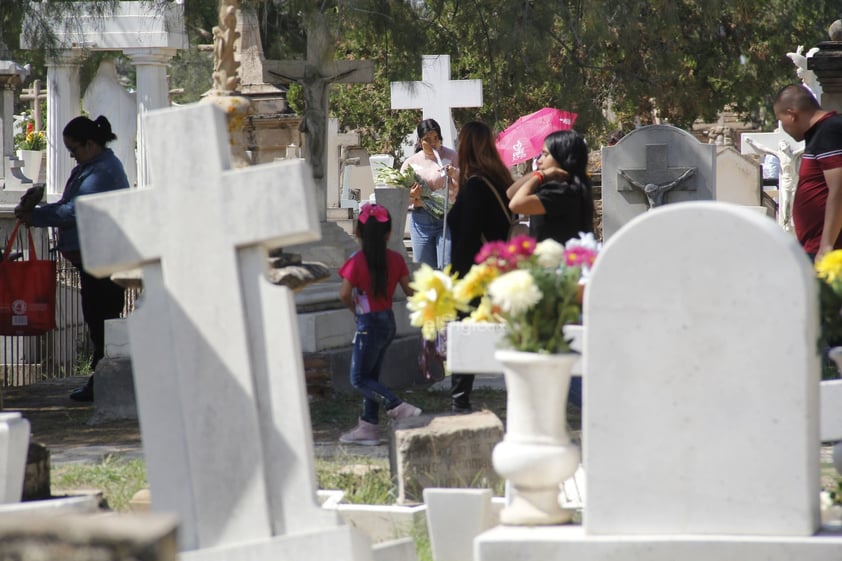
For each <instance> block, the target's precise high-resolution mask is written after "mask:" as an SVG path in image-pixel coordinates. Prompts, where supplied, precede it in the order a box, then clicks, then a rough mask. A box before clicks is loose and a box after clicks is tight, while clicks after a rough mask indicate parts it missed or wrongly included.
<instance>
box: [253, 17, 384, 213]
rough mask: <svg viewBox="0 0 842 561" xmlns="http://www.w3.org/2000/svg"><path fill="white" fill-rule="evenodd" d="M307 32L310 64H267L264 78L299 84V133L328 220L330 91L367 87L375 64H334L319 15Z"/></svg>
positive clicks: (321, 209)
mask: <svg viewBox="0 0 842 561" xmlns="http://www.w3.org/2000/svg"><path fill="white" fill-rule="evenodd" d="M305 21H306V28H307V60H292V61H279V60H266V61H264V63H263V75H264V81H266V82H270V83H273V82H278V78H281V79H282V80H285V81H293V82H299V83H301V86H302V93H303V94H304V118H303V120H302V121H301V127H300V130H301V132H303V133H306V134H307V145H306V147H305V148H306V158H307V161H308V162H310V164H311V165H312V166H313V177H314V179H315V180H316V188H317V195H316V207H317V209H318V211H319V219H320V220H321V221H322V222H324V221H325V220H326V218H327V184H326V182H325V175H326V174H325V170H326V167H327V155H326V150H325V144H326V143H327V121H328V100H329V95H328V93H329V92H328V89H329V87H330V85H331V84H333V83H343V84H349V83H364V82H371V81H372V80H374V63H373V62H371V61H370V60H354V61H349V60H339V61H337V60H333V50H334V49H333V41H332V38H331V36H330V30H329V29H328V26H327V19H326V18H325V16H324V14H322V13H320V12H316V13H311V14H308V15H307V16H306V17H305Z"/></svg>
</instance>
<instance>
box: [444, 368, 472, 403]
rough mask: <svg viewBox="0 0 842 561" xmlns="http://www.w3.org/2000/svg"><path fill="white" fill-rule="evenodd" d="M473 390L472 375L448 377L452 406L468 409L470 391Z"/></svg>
mask: <svg viewBox="0 0 842 561" xmlns="http://www.w3.org/2000/svg"><path fill="white" fill-rule="evenodd" d="M473 389H474V375H473V374H453V375H451V376H450V398H451V400H452V401H453V405H454V406H456V407H461V408H469V407H470V406H471V390H473Z"/></svg>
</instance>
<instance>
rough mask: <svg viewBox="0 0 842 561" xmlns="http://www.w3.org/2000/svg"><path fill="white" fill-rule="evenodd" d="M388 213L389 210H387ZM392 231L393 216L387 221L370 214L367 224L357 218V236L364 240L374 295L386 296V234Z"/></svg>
mask: <svg viewBox="0 0 842 561" xmlns="http://www.w3.org/2000/svg"><path fill="white" fill-rule="evenodd" d="M386 212H387V213H388V212H389V211H388V210H386ZM391 231H392V216H391V215H389V220H387V221H386V222H378V221H377V219H375V218H374V217H373V216H369V218H368V220H367V221H366V223H365V224H363V223H362V222H360V221H359V219H358V220H357V236H358V237H359V238H360V241H361V242H362V248H363V255H365V262H366V264H368V274H369V275H370V276H371V288H372V290H373V291H374V296H379V297H381V298H386V296H387V294H386V285H387V281H388V261H387V260H386V241H387V240H386V235H387V234H388V233H389V232H391Z"/></svg>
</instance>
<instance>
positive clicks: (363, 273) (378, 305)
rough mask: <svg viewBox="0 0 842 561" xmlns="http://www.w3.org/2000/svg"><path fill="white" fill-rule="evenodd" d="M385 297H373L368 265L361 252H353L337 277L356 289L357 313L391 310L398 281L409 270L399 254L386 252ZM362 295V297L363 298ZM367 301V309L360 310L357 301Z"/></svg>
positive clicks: (389, 250) (406, 274)
mask: <svg viewBox="0 0 842 561" xmlns="http://www.w3.org/2000/svg"><path fill="white" fill-rule="evenodd" d="M386 264H387V269H386V271H387V273H386V297H385V298H383V297H380V296H378V297H375V296H374V290H373V287H372V286H371V275H369V273H368V263H366V261H365V254H364V253H363V252H362V251H355V252H354V254H353V255H351V257H349V258H348V260H347V261H346V262H345V263H344V264H343V265H342V266H341V267H340V268H339V276H340V277H342V278H343V279H347V280H348V282H350V283H351V286H353V287H354V288H355V289H356V293H357V294H356V295H355V300H357V308H358V309H357V313H366V312H382V311H385V310H391V309H392V296H393V295H394V294H395V288H396V287H397V286H398V282H400V280H401V279H402V278H403V277H405V276H408V275H409V268H407V266H406V262H405V261H404V260H403V257H401V255H400V253H398V252H396V251H392V250H391V249H387V250H386ZM363 295H364V296H363ZM365 297H367V299H368V309H365V310H360V309H359V307H360V303H359V300H360V299H361V298H362V299H365Z"/></svg>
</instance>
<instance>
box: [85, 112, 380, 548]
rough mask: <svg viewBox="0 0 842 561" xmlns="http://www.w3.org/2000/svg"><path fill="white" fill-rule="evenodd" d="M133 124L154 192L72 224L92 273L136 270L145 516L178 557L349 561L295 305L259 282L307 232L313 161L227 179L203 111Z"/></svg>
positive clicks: (106, 198)
mask: <svg viewBox="0 0 842 561" xmlns="http://www.w3.org/2000/svg"><path fill="white" fill-rule="evenodd" d="M144 119H145V121H146V122H145V127H146V130H147V131H148V136H147V138H148V139H149V146H148V149H149V154H150V158H149V161H150V162H151V164H152V166H151V178H152V182H151V187H150V188H144V189H139V190H136V191H133V192H129V193H108V194H104V195H97V196H91V197H86V198H84V199H82V200H80V201H79V202H78V204H77V216H78V221H79V231H80V238H81V243H82V254H83V256H84V263H85V267H86V268H87V269H88V270H89V271H90V272H92V273H93V274H96V275H106V274H109V273H113V272H116V271H121V270H125V269H129V268H133V267H142V268H143V282H144V301H143V305H142V306H141V307H140V308H138V310H137V311H136V312H135V313H134V314H132V315H131V317H130V318H129V340H130V346H131V349H132V363H133V370H134V376H135V388H136V392H137V399H138V404H139V408H140V409H139V417H140V424H141V429H142V432H143V444H144V453H145V456H146V461H147V469H148V474H149V483H150V487H151V493H152V507H153V510H155V511H159V512H175V513H176V514H177V515H178V516H179V519H180V522H181V528H180V530H179V538H180V547H181V549H182V550H186V551H187V552H189V554H188V553H183V554H182V555H181V559H183V560H186V559H190V560H199V559H201V560H203V561H209V560H216V559H224V558H237V559H254V560H258V559H259V560H263V559H270V558H272V559H279V558H281V556H279V554H278V551H279V550H280V548H281V547H289V544H290V540H299V542H297V543H300V541H301V540H302V539H304V538H302V537H301V536H303V535H306V536H309V537H307V538H306V540H311V541H312V539H313V536H314V535H315V536H318V537H319V539H320V540H321V541H322V542H324V543H327V544H332V546H331V545H328V546H326V547H328V551H329V555H328V556H326V557H325V558H335V557H333V555H338V557H336V558H339V559H359V558H360V557H352V555H356V554H358V553H359V552H358V551H357V553H348V551H350V550H352V549H354V548H352V547H351V545H350V544H349V542H351V541H354V539H356V538H354V536H352V535H349V534H348V532H349V528H347V527H340V526H339V525H338V522H337V520H336V517H335V515H331V514H328V513H326V512H325V511H323V510H321V509H320V508H319V506H318V505H317V503H316V498H315V489H316V485H315V469H314V466H313V441H312V434H311V429H310V418H309V409H308V404H307V396H306V391H305V387H304V376H303V364H302V354H301V344H300V339H299V334H298V328H297V323H296V315H295V314H296V310H295V304H294V301H293V298H292V295H291V292H290V291H289V290H288V289H286V288H283V287H277V286H274V285H272V284H270V283H269V282H268V281H267V280H266V279H265V277H264V272H265V270H266V266H267V265H266V263H267V259H266V252H267V249H269V248H273V247H278V246H281V245H284V246H286V245H289V244H293V243H301V242H307V241H312V240H314V239H317V238H318V236H319V221H318V215H317V212H316V207H315V202H314V200H313V179H312V174H311V171H310V169H309V166H308V165H307V164H306V163H305V162H302V161H300V160H294V161H287V162H279V163H272V164H264V165H259V166H252V167H248V168H242V169H236V170H232V169H231V154H230V150H229V146H228V133H227V126H226V122H225V116H224V113H223V112H222V111H221V110H219V109H218V108H216V107H214V106H212V105H210V104H197V105H193V106H188V107H185V108H177V109H164V110H159V111H153V112H149V113H147V114H145V115H144ZM352 538H353V539H352ZM306 540H305V541H306ZM340 542H341V543H340ZM282 544H285V545H282ZM232 548H233V549H232ZM191 550H198V551H191ZM319 551H323V549H320V550H319ZM343 552H346V553H343ZM308 553H309V554H313V553H312V551H309V550H306V549H305V550H304V552H303V554H304V557H302V558H316V557H307V556H306V554H308ZM226 556H227V557H226ZM363 558H365V557H363Z"/></svg>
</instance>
